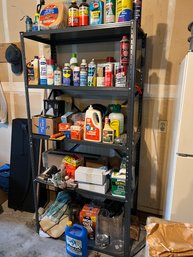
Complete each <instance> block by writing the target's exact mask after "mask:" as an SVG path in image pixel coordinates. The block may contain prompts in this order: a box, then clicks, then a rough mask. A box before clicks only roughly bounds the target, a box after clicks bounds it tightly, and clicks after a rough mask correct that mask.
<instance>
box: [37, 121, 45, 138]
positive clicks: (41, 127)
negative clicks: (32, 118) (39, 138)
mask: <svg viewBox="0 0 193 257" xmlns="http://www.w3.org/2000/svg"><path fill="white" fill-rule="evenodd" d="M46 129H47V127H46V119H45V118H39V119H38V134H40V135H46Z"/></svg>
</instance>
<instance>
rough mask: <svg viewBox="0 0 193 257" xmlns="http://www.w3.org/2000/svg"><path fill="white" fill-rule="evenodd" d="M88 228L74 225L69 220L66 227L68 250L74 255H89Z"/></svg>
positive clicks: (80, 256)
mask: <svg viewBox="0 0 193 257" xmlns="http://www.w3.org/2000/svg"><path fill="white" fill-rule="evenodd" d="M87 233H88V232H87V229H86V228H85V227H83V226H81V225H78V224H74V225H72V222H71V221H68V223H67V226H66V229H65V237H66V252H67V254H68V255H70V256H73V257H87V256H88V234H87Z"/></svg>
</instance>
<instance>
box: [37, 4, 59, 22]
mask: <svg viewBox="0 0 193 257" xmlns="http://www.w3.org/2000/svg"><path fill="white" fill-rule="evenodd" d="M58 14H59V10H58V7H57V6H56V5H53V4H50V5H48V6H47V7H45V8H44V9H43V10H42V12H41V14H40V21H41V23H42V24H43V25H44V26H50V25H51V24H52V23H53V22H55V21H56V20H57V18H58Z"/></svg>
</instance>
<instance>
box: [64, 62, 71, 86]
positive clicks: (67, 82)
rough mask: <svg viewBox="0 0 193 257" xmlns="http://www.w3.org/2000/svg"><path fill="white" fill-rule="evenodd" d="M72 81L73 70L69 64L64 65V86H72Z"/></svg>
mask: <svg viewBox="0 0 193 257" xmlns="http://www.w3.org/2000/svg"><path fill="white" fill-rule="evenodd" d="M71 80H72V70H71V68H70V64H69V63H65V64H64V68H63V72H62V84H63V85H64V86H70V85H71Z"/></svg>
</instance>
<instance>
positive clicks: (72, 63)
mask: <svg viewBox="0 0 193 257" xmlns="http://www.w3.org/2000/svg"><path fill="white" fill-rule="evenodd" d="M75 66H78V59H77V55H76V53H72V57H71V58H70V68H71V69H72V70H74V67H75Z"/></svg>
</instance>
